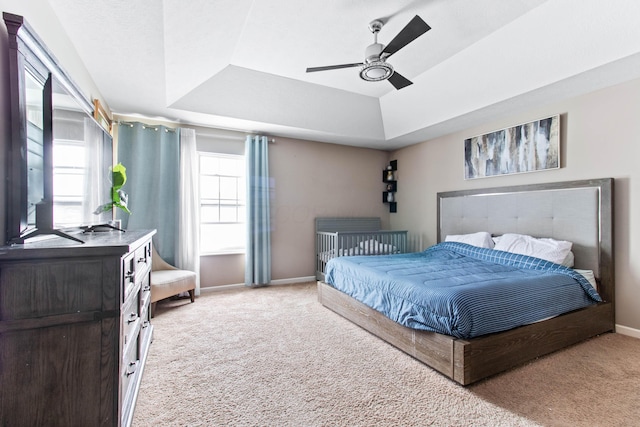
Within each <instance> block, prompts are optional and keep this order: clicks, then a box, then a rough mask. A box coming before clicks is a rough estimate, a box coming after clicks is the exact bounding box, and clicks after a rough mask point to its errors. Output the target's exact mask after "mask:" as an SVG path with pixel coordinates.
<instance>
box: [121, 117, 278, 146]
mask: <svg viewBox="0 0 640 427" xmlns="http://www.w3.org/2000/svg"><path fill="white" fill-rule="evenodd" d="M116 123H117V124H123V125H127V126H131V127H133V122H127V121H124V120H118V121H117V122H116ZM138 123H140V124H142V128H143V129H153V130H155V131H157V130H158V127H157V126H152V125H146V124H144V123H142V122H138ZM190 129H193V128H190ZM164 130H165V132H175V131H176V128H169V127H166V126H165V129H164ZM193 130H195V132H196V134H197V135H201V136H207V137H211V138H220V139H231V140H234V141H235V140H238V141H244V140H245V138H246V137H247V135H245V136H244V137H242V136H231V135H216V134H213V133H203V132H198V130H197V129H193ZM267 141H268V142H269V144H275V143H276V140H275V138H269V137H267Z"/></svg>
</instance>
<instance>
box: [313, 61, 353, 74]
mask: <svg viewBox="0 0 640 427" xmlns="http://www.w3.org/2000/svg"><path fill="white" fill-rule="evenodd" d="M361 65H362V62H358V63H356V64H341V65H327V66H325V67H311V68H307V73H313V72H314V71H327V70H338V69H340V68H351V67H359V66H361Z"/></svg>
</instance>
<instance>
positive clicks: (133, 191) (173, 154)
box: [117, 123, 180, 265]
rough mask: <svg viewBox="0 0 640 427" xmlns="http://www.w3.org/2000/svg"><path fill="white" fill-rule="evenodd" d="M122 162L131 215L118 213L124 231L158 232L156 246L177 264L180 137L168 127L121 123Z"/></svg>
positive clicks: (124, 188)
mask: <svg viewBox="0 0 640 427" xmlns="http://www.w3.org/2000/svg"><path fill="white" fill-rule="evenodd" d="M118 161H119V162H121V163H122V164H123V165H124V166H125V167H126V168H127V182H126V183H125V185H124V187H123V188H122V189H123V190H124V191H125V192H126V193H127V194H128V195H129V200H128V206H129V210H130V211H131V214H130V215H128V214H127V213H125V212H122V211H121V210H120V209H118V210H117V217H118V218H120V219H121V220H122V226H123V228H124V229H129V230H141V229H154V228H155V229H156V230H157V234H156V235H155V236H154V238H153V243H154V246H155V248H156V250H157V251H158V254H159V255H160V257H161V258H163V259H164V260H165V261H167V262H168V263H169V264H172V265H175V248H176V247H177V244H178V243H177V238H178V211H179V207H180V206H179V200H180V196H179V188H180V143H179V134H178V132H177V131H176V130H174V129H169V128H167V127H165V126H149V125H143V124H142V123H120V125H119V126H118Z"/></svg>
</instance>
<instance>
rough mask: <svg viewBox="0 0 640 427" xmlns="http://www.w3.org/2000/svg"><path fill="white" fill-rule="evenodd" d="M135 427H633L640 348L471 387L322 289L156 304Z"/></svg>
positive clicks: (608, 341)
mask: <svg viewBox="0 0 640 427" xmlns="http://www.w3.org/2000/svg"><path fill="white" fill-rule="evenodd" d="M153 324H154V326H155V335H154V337H155V338H154V342H153V344H152V346H151V350H150V354H149V358H148V361H147V367H146V370H145V373H144V377H143V380H142V386H141V390H140V394H139V397H138V403H137V407H136V411H135V418H134V426H138V427H140V426H535V425H545V426H628V425H637V423H640V340H638V339H634V338H630V337H625V336H622V335H618V334H607V335H603V336H601V337H598V338H595V339H592V340H590V341H588V342H585V343H582V344H579V345H576V346H574V347H571V348H569V349H567V350H564V351H561V352H558V353H555V354H553V355H550V356H547V357H544V358H541V359H539V360H537V361H535V362H534V363H530V364H528V365H525V366H523V367H520V368H517V369H514V370H511V371H509V372H506V373H504V374H501V375H498V376H495V377H493V378H490V379H488V380H485V381H483V382H480V383H477V384H475V385H472V386H470V387H467V388H464V387H462V386H459V385H457V384H456V383H454V382H452V381H450V380H448V379H447V378H445V377H443V376H442V375H440V374H438V373H437V372H435V371H433V370H431V369H430V368H429V367H427V366H425V365H423V364H421V363H420V362H418V361H416V360H414V359H413V358H411V357H410V356H407V355H406V354H404V353H402V352H400V351H399V350H397V349H395V348H393V347H391V346H390V345H388V344H386V343H384V342H382V341H381V340H379V339H378V338H376V337H374V336H372V335H370V334H369V333H368V332H366V331H364V330H362V329H360V328H359V327H357V326H355V325H353V324H352V323H350V322H349V321H347V320H345V319H343V318H342V317H340V316H338V315H337V314H335V313H333V312H331V311H329V310H328V309H326V308H324V307H323V306H321V305H320V304H319V303H318V302H317V298H316V287H315V283H306V284H300V285H290V286H275V287H268V288H260V289H240V290H234V291H219V292H209V293H205V294H203V296H201V297H199V298H198V299H196V302H195V303H193V304H190V303H188V302H186V301H169V302H165V303H161V304H160V305H159V306H158V311H157V314H156V317H155V318H154V319H153Z"/></svg>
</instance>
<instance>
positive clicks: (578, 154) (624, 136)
mask: <svg viewBox="0 0 640 427" xmlns="http://www.w3.org/2000/svg"><path fill="white" fill-rule="evenodd" d="M554 114H561V144H562V148H561V164H562V167H561V168H560V169H558V170H553V171H543V172H535V173H526V174H518V175H510V176H501V177H492V178H482V179H476V180H469V181H465V180H464V170H463V159H464V144H463V141H464V139H465V138H468V137H470V136H475V135H479V134H483V133H487V132H490V131H493V130H496V129H501V128H504V127H508V126H511V125H514V124H519V123H523V122H528V121H531V120H535V119H539V118H543V117H548V116H551V115H554ZM639 139H640V80H634V81H631V82H628V83H625V84H622V85H618V86H614V87H611V88H608V89H604V90H600V91H597V92H594V93H591V94H588V95H585V96H581V97H577V98H573V99H568V100H566V101H564V102H560V103H557V104H552V105H549V106H547V107H545V108H539V109H535V110H532V111H527V112H526V113H523V114H518V115H514V116H512V117H507V118H505V119H504V120H499V121H495V122H492V123H486V124H485V125H483V126H479V127H475V128H472V129H468V130H465V131H463V132H458V133H455V134H452V135H447V136H444V137H441V138H437V139H434V140H431V141H427V142H424V143H421V144H417V145H414V146H411V147H407V148H404V149H401V150H398V151H396V152H394V153H392V156H391V158H396V159H398V161H399V164H400V165H401V167H400V168H399V169H400V171H399V174H398V179H399V191H398V194H397V200H398V204H399V206H401V208H400V209H398V213H397V214H393V215H391V225H392V228H394V229H407V230H409V231H410V234H412V236H413V237H414V238H415V240H416V241H418V242H419V247H416V249H421V248H425V247H427V246H428V245H431V244H433V243H435V242H436V193H437V192H440V191H450V190H463V189H470V188H483V187H498V186H504V185H517V184H529V183H542V182H554V181H570V180H577V179H589V178H605V177H613V178H615V194H614V197H615V207H614V209H615V213H614V216H615V219H614V221H615V222H614V224H615V244H614V245H615V275H616V323H617V324H618V325H622V326H626V327H629V328H634V329H640V310H639V309H638V308H639V307H640V191H639V189H638V185H640V167H639V166H640V141H639Z"/></svg>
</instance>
